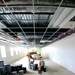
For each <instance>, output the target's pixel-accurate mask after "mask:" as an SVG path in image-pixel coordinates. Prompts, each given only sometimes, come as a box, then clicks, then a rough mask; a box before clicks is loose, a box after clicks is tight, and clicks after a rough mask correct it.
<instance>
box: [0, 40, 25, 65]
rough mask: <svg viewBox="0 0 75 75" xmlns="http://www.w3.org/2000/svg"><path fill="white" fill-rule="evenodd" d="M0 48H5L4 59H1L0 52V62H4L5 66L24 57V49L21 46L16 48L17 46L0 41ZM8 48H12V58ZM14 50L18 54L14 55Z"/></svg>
mask: <svg viewBox="0 0 75 75" xmlns="http://www.w3.org/2000/svg"><path fill="white" fill-rule="evenodd" d="M0 46H5V51H6V57H5V58H2V56H1V50H0V60H4V63H5V64H9V63H12V62H14V61H15V60H18V59H20V58H23V57H24V56H25V55H26V53H25V52H26V51H25V50H26V48H25V47H23V46H21V45H20V46H17V45H13V44H9V43H6V42H2V41H0ZM10 47H12V48H13V52H14V55H13V56H11V53H10ZM16 50H17V51H18V54H16ZM20 50H21V54H20V53H19V51H20Z"/></svg>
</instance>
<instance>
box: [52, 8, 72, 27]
mask: <svg viewBox="0 0 75 75" xmlns="http://www.w3.org/2000/svg"><path fill="white" fill-rule="evenodd" d="M72 10H73V8H65V9H64V10H63V11H62V12H61V14H60V15H59V17H58V18H57V20H56V22H55V23H54V25H53V27H57V26H58V25H59V24H60V23H61V22H62V21H63V20H64V19H65V17H66V16H68V14H69V13H70V12H71V11H72Z"/></svg>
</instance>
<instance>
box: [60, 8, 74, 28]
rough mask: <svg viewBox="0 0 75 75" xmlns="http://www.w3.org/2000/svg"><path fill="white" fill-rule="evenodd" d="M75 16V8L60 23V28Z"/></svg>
mask: <svg viewBox="0 0 75 75" xmlns="http://www.w3.org/2000/svg"><path fill="white" fill-rule="evenodd" d="M74 16H75V9H73V10H72V11H71V12H70V14H69V15H68V16H67V17H66V18H65V19H64V20H63V21H62V22H61V24H60V25H59V27H60V28H62V27H63V26H64V25H65V24H66V23H67V22H68V21H69V20H70V19H72V18H73V17H74Z"/></svg>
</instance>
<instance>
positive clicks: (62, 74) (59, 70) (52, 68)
mask: <svg viewBox="0 0 75 75" xmlns="http://www.w3.org/2000/svg"><path fill="white" fill-rule="evenodd" d="M44 61H45V63H46V67H47V72H42V74H41V75H75V74H74V73H72V72H70V71H68V70H67V69H65V68H63V67H61V66H60V65H58V64H56V63H54V62H52V61H50V60H49V59H44ZM14 64H15V65H16V64H23V66H24V67H26V68H27V71H28V72H27V73H26V74H25V75H38V72H37V71H32V70H30V69H29V68H28V59H27V57H24V58H22V59H20V60H18V61H16V62H14V63H13V64H12V65H14Z"/></svg>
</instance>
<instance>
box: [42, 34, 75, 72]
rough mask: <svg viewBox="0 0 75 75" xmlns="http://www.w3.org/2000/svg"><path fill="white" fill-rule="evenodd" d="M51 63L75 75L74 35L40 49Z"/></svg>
mask: <svg viewBox="0 0 75 75" xmlns="http://www.w3.org/2000/svg"><path fill="white" fill-rule="evenodd" d="M42 52H43V54H44V55H45V56H46V55H47V56H48V57H49V59H51V60H52V61H54V62H56V63H58V64H59V65H61V66H63V67H65V68H66V69H68V70H70V71H72V72H74V73H75V34H72V35H70V36H68V37H66V38H63V39H61V40H59V41H57V42H55V43H53V44H51V45H48V46H46V47H44V48H42Z"/></svg>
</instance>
